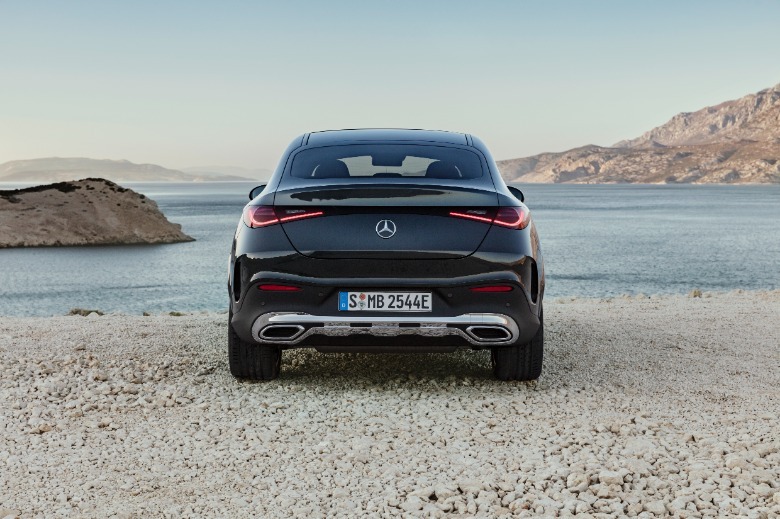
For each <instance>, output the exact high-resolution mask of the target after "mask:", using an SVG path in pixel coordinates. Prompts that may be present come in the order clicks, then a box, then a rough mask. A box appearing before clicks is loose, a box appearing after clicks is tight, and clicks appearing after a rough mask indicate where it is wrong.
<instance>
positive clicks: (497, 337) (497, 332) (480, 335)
mask: <svg viewBox="0 0 780 519" xmlns="http://www.w3.org/2000/svg"><path fill="white" fill-rule="evenodd" d="M466 333H468V334H469V335H471V336H472V337H474V338H475V339H476V340H478V341H482V342H491V343H494V342H506V341H508V340H509V339H510V338H511V337H512V334H511V333H510V332H509V330H507V329H506V328H504V327H503V326H469V327H468V328H466Z"/></svg>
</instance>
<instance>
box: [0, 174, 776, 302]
mask: <svg viewBox="0 0 780 519" xmlns="http://www.w3.org/2000/svg"><path fill="white" fill-rule="evenodd" d="M126 185H127V187H130V188H132V189H134V190H136V191H138V192H141V193H144V194H145V195H147V196H148V197H150V198H152V199H153V200H155V201H156V202H157V203H158V205H159V207H160V209H161V210H162V211H163V212H164V213H165V215H166V216H167V217H168V219H169V220H171V221H172V222H176V223H180V224H182V227H183V230H184V232H186V233H187V234H189V235H190V236H192V237H194V238H195V239H196V241H194V242H189V243H178V244H170V245H144V246H100V247H51V248H49V247H47V248H31V249H0V315H58V314H65V313H67V312H68V311H69V310H70V309H71V308H75V307H81V308H88V309H99V310H101V311H103V312H123V313H130V314H140V313H142V312H151V313H157V312H168V311H183V312H189V311H202V310H208V311H224V310H226V309H227V299H228V293H227V262H228V253H229V251H230V244H231V240H232V238H233V233H234V232H235V229H236V225H237V224H238V222H239V219H240V217H241V209H242V207H243V206H244V204H246V203H247V201H248V198H247V193H248V192H249V190H250V189H251V188H252V187H254V185H255V184H253V183H243V182H230V183H139V184H133V183H127V184H126ZM517 186H518V187H519V188H520V189H522V190H523V192H524V193H525V196H526V204H527V205H528V206H529V207H530V209H531V212H532V215H533V218H534V221H535V222H536V226H537V228H538V230H539V235H540V237H541V242H542V250H543V254H544V259H545V266H546V274H547V290H546V294H545V296H546V297H553V298H554V297H569V296H572V297H574V296H576V297H605V296H617V295H621V294H633V295H635V294H645V295H651V294H679V293H687V292H689V291H691V290H693V289H700V290H703V291H729V290H734V289H746V290H753V289H775V288H780V186H779V185H769V186H767V185H750V186H692V185H547V184H525V185H523V184H517ZM15 187H19V186H13V185H8V184H5V185H3V184H0V189H12V188H15Z"/></svg>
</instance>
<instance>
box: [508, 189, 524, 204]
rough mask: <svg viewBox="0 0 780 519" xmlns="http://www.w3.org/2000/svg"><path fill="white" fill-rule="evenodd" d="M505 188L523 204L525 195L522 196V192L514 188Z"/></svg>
mask: <svg viewBox="0 0 780 519" xmlns="http://www.w3.org/2000/svg"><path fill="white" fill-rule="evenodd" d="M506 187H507V189H509V191H510V192H511V193H512V194H513V195H514V196H515V198H517V199H518V200H520V201H521V202H525V195H524V194H523V192H522V191H520V190H519V189H517V188H516V187H515V186H506Z"/></svg>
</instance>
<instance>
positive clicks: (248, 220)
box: [244, 205, 325, 227]
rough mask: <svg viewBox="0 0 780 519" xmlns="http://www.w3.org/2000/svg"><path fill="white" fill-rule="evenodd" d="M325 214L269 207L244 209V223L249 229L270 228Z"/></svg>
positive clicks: (318, 211)
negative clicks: (278, 224)
mask: <svg viewBox="0 0 780 519" xmlns="http://www.w3.org/2000/svg"><path fill="white" fill-rule="evenodd" d="M323 214H325V213H324V212H323V211H321V210H319V209H294V208H283V207H271V206H268V205H247V206H246V207H244V223H245V224H246V226H247V227H268V226H269V225H274V224H277V223H285V222H292V221H295V220H302V219H304V218H313V217H315V216H322V215H323Z"/></svg>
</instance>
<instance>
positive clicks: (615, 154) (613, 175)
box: [498, 84, 780, 184]
mask: <svg viewBox="0 0 780 519" xmlns="http://www.w3.org/2000/svg"><path fill="white" fill-rule="evenodd" d="M498 166H499V169H500V171H501V173H502V175H503V176H504V178H505V179H506V180H507V181H509V182H539V183H583V184H584V183H669V184H671V183H693V184H712V183H724V184H734V183H760V184H776V183H780V84H778V85H775V86H774V87H771V88H766V89H764V90H761V91H759V92H757V93H755V94H748V95H746V96H743V97H741V98H739V99H734V100H730V101H725V102H723V103H720V104H717V105H714V106H709V107H705V108H702V109H700V110H697V111H695V112H681V113H679V114H677V115H675V116H674V117H672V118H671V119H669V121H667V122H666V123H664V124H662V125H660V126H657V127H655V128H653V129H651V130H649V131H647V132H645V133H644V134H642V135H641V136H639V137H637V138H635V139H627V140H623V141H620V142H617V143H615V144H614V145H613V146H611V147H605V146H597V145H594V144H590V145H585V146H580V147H577V148H572V149H570V150H566V151H563V152H548V153H540V154H537V155H533V156H530V157H522V158H517V159H508V160H502V161H499V162H498Z"/></svg>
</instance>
